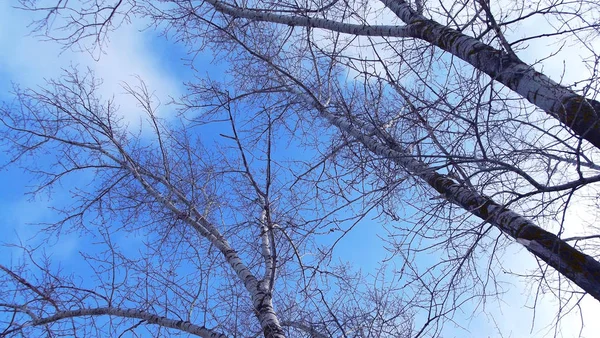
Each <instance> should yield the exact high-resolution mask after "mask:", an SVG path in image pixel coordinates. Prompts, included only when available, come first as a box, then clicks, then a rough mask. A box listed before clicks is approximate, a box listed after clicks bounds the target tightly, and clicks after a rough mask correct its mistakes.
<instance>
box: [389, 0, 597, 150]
mask: <svg viewBox="0 0 600 338" xmlns="http://www.w3.org/2000/svg"><path fill="white" fill-rule="evenodd" d="M380 1H381V2H383V4H384V5H385V6H386V7H388V8H389V9H390V10H391V11H392V12H394V13H395V14H396V15H397V16H398V17H399V18H400V19H401V20H402V21H404V22H405V23H406V24H407V26H406V28H407V29H409V30H410V33H409V35H410V36H412V37H414V38H417V39H421V40H424V41H427V42H429V43H431V44H432V45H434V46H437V47H439V48H441V49H443V50H445V51H447V52H449V53H451V54H452V55H455V56H457V57H459V58H460V59H462V60H464V61H466V62H468V63H469V64H471V65H472V66H473V67H475V68H477V69H479V70H480V71H482V72H484V73H486V74H487V75H489V76H490V77H491V78H492V79H494V80H496V81H498V82H500V83H502V84H503V85H505V86H507V87H508V88H510V89H512V90H513V91H515V92H516V93H518V94H520V95H521V96H522V97H524V98H525V99H527V101H529V102H531V103H532V104H534V105H536V106H537V107H539V108H541V109H543V110H544V111H545V112H546V113H548V114H550V115H551V116H552V117H554V118H556V119H558V120H559V121H560V122H562V123H564V124H565V125H566V126H567V127H569V128H571V130H573V131H574V132H575V134H577V135H579V136H580V137H582V138H583V139H586V140H587V141H589V142H590V143H592V144H593V145H594V146H596V148H600V123H599V122H600V120H599V116H600V102H598V101H596V100H588V99H586V98H585V97H583V96H581V95H579V94H577V93H575V92H573V91H572V90H570V89H568V88H566V87H563V86H561V85H560V84H558V83H556V82H554V81H552V80H551V79H550V78H549V77H547V76H546V75H544V74H542V73H540V72H537V71H536V70H535V69H533V67H531V66H529V65H528V64H526V63H524V62H523V61H521V60H520V59H519V58H517V57H516V56H513V55H510V54H508V53H506V52H504V51H501V50H497V49H495V48H493V47H491V46H489V45H486V44H484V43H482V42H480V41H479V40H477V39H475V38H473V37H470V36H468V35H465V34H462V33H461V32H459V31H456V30H454V29H451V28H449V27H446V26H444V25H441V24H439V23H437V22H435V21H433V20H430V19H427V18H425V17H424V16H422V15H420V14H419V13H417V12H415V11H413V10H412V9H411V8H410V6H409V5H408V4H407V3H406V1H403V0H380Z"/></svg>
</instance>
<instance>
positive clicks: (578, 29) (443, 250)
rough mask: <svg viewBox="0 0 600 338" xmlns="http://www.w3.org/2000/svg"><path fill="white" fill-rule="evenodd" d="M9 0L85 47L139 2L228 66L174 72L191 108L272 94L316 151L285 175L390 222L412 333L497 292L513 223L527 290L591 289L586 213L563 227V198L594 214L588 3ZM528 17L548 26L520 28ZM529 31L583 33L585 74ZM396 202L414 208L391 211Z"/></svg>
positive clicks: (599, 135)
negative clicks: (554, 68)
mask: <svg viewBox="0 0 600 338" xmlns="http://www.w3.org/2000/svg"><path fill="white" fill-rule="evenodd" d="M53 4H54V3H53ZM24 5H25V6H26V7H27V8H29V9H35V10H37V11H42V12H43V13H44V16H43V17H42V18H41V19H40V20H39V21H38V22H37V23H38V26H37V27H40V28H44V29H47V28H52V27H50V26H51V25H52V24H58V25H61V26H60V27H58V28H60V30H52V29H49V30H48V32H49V33H48V34H49V36H50V37H51V38H53V39H56V40H58V41H60V42H63V43H65V45H66V46H73V45H79V46H84V47H89V46H90V45H89V44H86V43H87V42H88V41H87V40H86V39H88V38H90V37H91V38H92V46H94V47H100V48H101V47H102V43H103V41H104V40H103V39H104V38H105V37H106V34H108V33H109V32H110V31H111V30H113V29H118V26H119V25H120V24H121V23H122V22H124V21H126V20H129V19H131V18H132V17H134V16H140V17H145V18H147V19H149V20H151V22H152V23H153V24H155V25H156V27H159V28H160V29H164V32H165V33H166V34H171V35H173V36H175V38H176V39H178V40H180V41H183V42H185V43H186V44H187V45H188V46H189V48H190V52H191V53H192V54H193V55H195V54H197V53H200V52H202V51H206V50H212V51H213V52H214V53H215V54H216V55H217V56H218V57H219V59H223V60H225V61H226V62H227V65H228V66H229V69H230V71H229V76H230V78H231V80H229V81H225V83H221V84H217V83H215V82H214V81H211V80H210V79H204V80H203V81H199V82H198V83H193V84H190V86H189V88H190V94H189V95H188V96H186V97H184V98H183V99H182V100H181V102H180V103H181V104H182V107H183V111H182V113H183V114H185V116H187V117H188V118H189V119H190V120H192V121H195V122H197V123H206V119H209V120H210V119H212V118H213V117H216V116H220V117H219V118H225V119H228V120H229V117H228V116H225V117H223V116H221V115H219V114H217V113H216V110H212V109H213V108H215V107H219V109H220V107H222V106H223V102H229V103H231V104H233V103H235V104H237V105H238V106H239V107H244V106H245V105H250V106H252V105H255V104H256V102H269V103H276V104H277V105H278V106H279V107H281V108H284V109H282V110H281V111H284V112H285V113H281V115H278V118H277V119H276V120H277V121H281V123H282V124H283V125H285V126H286V128H287V130H289V132H288V134H286V136H287V137H288V138H289V139H292V140H301V141H299V142H304V144H306V145H307V146H311V147H312V148H313V149H316V150H317V151H318V152H319V153H321V154H322V156H321V158H320V159H319V160H317V162H316V164H315V163H310V164H308V165H307V168H308V169H307V171H306V173H300V172H298V171H295V170H294V172H295V175H296V176H298V179H297V180H296V182H301V183H302V184H307V183H308V184H312V188H313V189H314V191H316V193H315V194H317V195H318V196H319V199H318V200H319V202H320V203H324V204H323V205H324V206H327V207H328V206H330V205H329V204H328V203H327V202H329V201H333V200H335V201H342V200H346V201H348V202H347V203H346V206H347V207H349V206H351V205H352V204H353V203H350V202H354V201H356V200H360V201H362V202H364V203H363V204H362V208H360V210H359V211H355V215H357V216H356V217H357V219H360V218H361V217H364V215H365V214H366V211H367V210H373V212H376V213H378V215H379V216H380V219H381V220H382V221H383V222H384V223H387V224H393V225H392V226H391V227H392V229H390V240H389V244H390V247H391V248H392V250H391V251H392V252H393V253H394V254H396V255H398V256H399V257H400V259H401V260H402V261H403V262H404V263H403V267H402V268H401V269H400V271H399V272H397V273H398V274H399V275H400V276H402V278H404V279H403V281H404V282H405V283H406V285H409V286H410V287H411V288H412V290H413V291H412V292H411V294H410V295H409V296H408V298H410V303H411V304H413V305H414V306H415V307H419V308H423V309H426V310H425V311H426V312H427V314H428V316H427V318H428V320H427V321H426V323H425V325H424V326H423V328H422V329H421V330H420V331H419V332H417V334H432V335H435V332H436V331H435V330H437V329H434V331H433V333H432V332H431V331H429V332H427V330H429V328H430V326H429V325H430V324H432V323H434V322H437V321H439V320H444V319H448V318H450V319H451V316H452V314H453V313H454V312H455V311H456V309H458V308H460V306H461V304H463V303H464V302H466V301H468V300H471V299H473V298H480V299H484V298H485V297H487V296H490V295H498V294H499V293H500V290H499V289H498V287H497V285H496V284H495V274H496V273H497V271H500V269H502V266H501V265H502V264H501V263H499V262H501V260H499V259H497V258H498V257H499V255H500V252H501V250H502V248H503V247H504V246H505V245H506V244H507V243H510V242H511V241H513V240H515V241H516V242H518V243H520V244H521V245H523V246H524V247H525V248H526V249H527V250H529V251H530V252H532V253H533V254H534V255H535V257H536V258H537V259H539V260H540V263H541V264H540V269H539V271H538V273H531V274H528V276H529V277H530V278H531V279H532V280H536V281H539V284H538V285H539V289H538V292H541V290H544V291H545V290H548V291H550V292H553V293H554V294H555V295H556V296H557V298H558V299H559V300H560V302H561V307H565V308H569V309H572V308H575V307H577V304H578V302H579V300H580V299H581V298H582V297H584V296H585V295H586V294H588V293H589V294H590V295H591V296H592V297H594V298H596V299H599V298H600V295H599V294H598V290H599V289H600V288H599V287H598V285H599V283H600V281H599V280H598V278H599V277H598V276H600V274H599V271H600V267H599V263H598V260H597V257H598V254H599V252H598V246H599V242H598V240H599V237H598V235H597V231H598V228H597V227H594V226H593V225H590V226H588V227H587V232H586V233H584V234H578V235H577V236H569V237H568V238H563V237H564V236H563V234H564V233H565V232H569V225H568V224H567V212H568V211H569V210H571V209H572V208H573V205H574V204H582V203H586V204H587V205H590V206H591V207H590V208H591V209H592V210H593V211H592V213H593V215H592V218H593V217H595V216H597V211H598V208H597V205H595V202H594V197H593V196H595V193H596V186H597V182H598V180H600V173H599V172H598V169H599V167H598V165H597V164H596V161H597V160H596V159H595V158H596V157H597V156H598V149H597V148H598V146H600V129H599V128H600V126H599V125H598V115H597V112H598V111H599V110H600V104H599V103H598V101H596V99H595V98H596V95H597V92H598V89H597V83H598V82H597V76H596V74H597V72H596V69H597V66H598V62H597V60H598V54H597V52H596V51H597V50H596V48H597V47H595V46H594V44H593V38H594V37H597V35H598V25H597V23H596V21H597V18H595V17H594V15H593V13H594V9H596V8H597V5H596V4H595V3H593V2H588V1H575V2H569V3H563V2H561V3H554V2H552V3H547V2H545V1H535V2H522V3H518V2H510V3H508V2H506V3H490V2H486V1H452V2H449V1H415V3H414V6H412V7H411V5H410V3H409V2H406V1H401V0H390V1H386V0H382V1H380V2H363V1H346V2H339V1H331V2H320V1H306V2H297V1H293V2H292V1H290V2H288V1H283V2H265V1H254V2H241V3H238V2H225V1H217V0H208V1H204V2H201V3H195V2H193V1H175V0H174V1H164V2H160V3H157V2H153V1H135V2H133V1H131V2H130V1H115V2H114V3H109V4H107V3H104V2H103V3H101V4H98V3H94V2H92V3H81V4H73V3H71V4H68V6H67V5H66V4H63V3H62V2H58V4H57V5H56V6H52V7H45V8H41V7H35V5H31V4H29V3H25V4H24ZM73 13H76V15H73ZM542 16H543V17H544V18H548V19H547V20H548V21H549V24H548V25H547V30H545V31H543V32H541V33H537V32H536V33H532V34H531V35H527V34H528V33H525V34H524V35H519V34H520V33H519V29H520V27H522V26H523V25H525V24H527V23H529V22H534V24H535V23H538V22H539V21H536V20H538V19H539V18H541V17H542ZM544 20H545V19H544ZM544 22H545V21H544ZM60 32H66V35H58V34H59V33H60ZM544 39H557V40H556V41H558V42H563V44H562V45H561V44H558V45H557V47H556V49H555V50H554V51H553V52H550V54H549V55H547V56H546V55H544V56H541V57H540V58H543V57H548V58H551V57H552V56H553V54H554V53H559V52H560V51H561V49H562V48H563V46H564V44H568V46H571V44H575V46H577V47H576V48H579V49H580V50H585V51H586V53H588V55H589V59H587V60H583V61H582V62H583V63H585V65H586V66H587V67H588V68H589V69H590V72H589V73H590V74H591V75H590V77H589V78H583V79H579V80H578V82H575V83H571V84H569V83H557V82H556V81H554V80H551V79H550V78H549V77H548V76H545V75H544V74H543V73H542V72H540V71H539V68H538V70H536V67H539V66H538V65H537V64H536V63H534V62H532V63H531V64H528V63H526V62H524V61H522V59H525V56H526V55H524V54H525V53H526V52H527V51H528V48H527V44H528V43H532V42H535V41H536V40H544ZM565 48H566V47H565ZM458 59H460V60H458ZM193 63H194V61H193V60H192V65H193ZM555 80H556V79H555ZM580 85H583V86H582V88H578V86H580ZM229 90H231V91H234V92H236V93H237V95H234V96H229V95H228V91H229ZM223 97H226V99H223ZM206 109H208V111H205V110H206ZM242 110H243V109H242ZM314 121H320V122H317V123H315V122H314ZM307 126H309V127H307ZM330 127H335V128H336V129H334V130H336V131H333V130H332V129H331V128H330ZM261 133H262V132H256V133H255V135H262V134H261ZM255 137H257V138H258V137H259V136H255ZM234 138H235V137H234ZM307 140H310V141H307ZM240 148H242V149H243V147H240ZM318 170H320V172H321V174H319V175H316V172H317V171H318ZM315 175H316V176H315ZM315 177H316V178H315ZM301 183H297V184H301ZM251 185H254V184H251ZM432 188H433V189H432ZM262 189H263V190H264V189H265V188H264V187H263V188H262ZM254 190H256V189H254ZM258 195H259V197H260V196H262V195H261V194H260V193H258ZM590 196H592V197H590ZM259 199H260V198H259ZM403 204H410V206H411V207H412V208H416V209H418V210H419V211H420V212H419V213H417V214H411V213H404V214H403V213H402V211H401V210H399V208H400V206H402V205H403ZM325 215H327V213H325ZM329 216H330V215H329ZM472 216H476V217H472ZM323 219H327V218H323ZM399 220H402V221H403V222H398V221H399ZM327 222H331V223H334V224H335V221H333V218H329V221H327ZM327 222H325V223H327ZM392 222H393V223H392ZM278 224H280V223H278ZM328 224H329V223H328ZM494 227H495V228H497V229H499V230H500V231H501V232H494V231H493V230H492V229H493V228H494ZM423 253H429V254H431V253H434V254H436V255H439V256H440V257H441V259H440V262H439V263H436V264H434V265H433V266H431V267H423V266H421V265H422V262H421V261H420V260H419V259H418V258H415V257H416V256H417V255H419V254H423ZM480 254H483V256H484V257H487V263H486V264H483V265H484V267H483V268H482V267H481V265H482V264H481V263H480V262H478V260H477V259H476V258H475V257H481V256H482V255H480ZM546 264H547V265H549V266H552V267H553V268H554V269H556V271H558V272H559V273H558V274H554V273H552V271H550V270H547V265H546ZM432 271H433V272H436V273H437V274H434V273H433V272H432ZM432 275H433V276H432ZM563 277H567V278H568V279H569V280H571V281H572V282H574V284H575V285H576V286H573V285H571V283H570V282H569V281H566V280H565V278H563ZM581 290H583V292H582V291H581ZM566 294H568V295H571V296H572V297H571V296H566ZM304 325H306V323H305V322H303V321H298V322H297V324H296V327H297V328H300V327H305V326H304ZM341 327H343V326H341ZM340 330H341V329H340ZM321 332H323V331H321Z"/></svg>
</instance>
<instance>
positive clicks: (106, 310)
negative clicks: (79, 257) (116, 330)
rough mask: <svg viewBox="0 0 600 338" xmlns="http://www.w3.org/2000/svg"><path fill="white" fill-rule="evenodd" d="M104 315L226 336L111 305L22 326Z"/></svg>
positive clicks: (218, 337) (205, 335) (204, 336)
mask: <svg viewBox="0 0 600 338" xmlns="http://www.w3.org/2000/svg"><path fill="white" fill-rule="evenodd" d="M104 315H109V316H116V317H124V318H135V319H141V320H144V321H146V322H147V323H149V324H157V325H160V326H163V327H168V328H172V329H177V330H181V331H185V332H187V333H190V334H193V335H196V336H200V337H202V338H227V336H226V335H224V334H222V333H219V332H216V331H214V330H212V329H208V328H206V327H204V326H199V325H194V324H192V323H190V322H187V321H184V320H174V319H169V318H166V317H161V316H158V315H155V314H151V313H148V312H145V311H140V310H135V309H119V308H113V307H103V308H93V309H79V310H72V311H61V312H58V313H56V314H54V315H52V316H49V317H45V318H39V319H36V320H33V321H31V322H28V323H26V324H25V325H24V326H39V325H46V324H51V323H53V322H56V321H59V320H63V319H67V318H75V317H88V316H104Z"/></svg>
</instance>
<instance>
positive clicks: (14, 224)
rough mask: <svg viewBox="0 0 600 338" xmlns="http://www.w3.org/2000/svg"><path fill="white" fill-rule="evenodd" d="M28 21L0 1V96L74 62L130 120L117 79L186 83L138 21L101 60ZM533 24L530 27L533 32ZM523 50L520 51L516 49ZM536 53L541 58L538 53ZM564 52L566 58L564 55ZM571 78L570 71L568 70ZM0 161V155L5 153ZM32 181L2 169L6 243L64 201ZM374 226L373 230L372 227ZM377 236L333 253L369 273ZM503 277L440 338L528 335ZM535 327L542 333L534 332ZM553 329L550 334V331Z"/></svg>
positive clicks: (354, 235) (0, 253) (64, 247)
mask: <svg viewBox="0 0 600 338" xmlns="http://www.w3.org/2000/svg"><path fill="white" fill-rule="evenodd" d="M28 21H29V14H28V13H25V12H21V11H18V10H15V9H13V8H11V7H10V4H9V2H8V1H3V2H0V99H2V100H5V99H9V95H7V92H8V91H9V90H10V88H11V83H13V82H14V83H19V84H21V85H23V86H36V85H40V84H42V83H43V79H44V78H47V79H49V78H53V77H57V76H59V75H60V72H61V71H60V69H61V68H66V67H69V66H70V65H77V66H79V67H90V68H91V69H93V70H94V71H95V72H96V75H97V76H99V77H102V78H103V79H104V85H103V87H102V89H101V92H102V95H103V97H105V98H108V97H111V96H113V95H114V96H115V97H116V98H117V100H118V102H119V103H120V105H121V111H122V112H124V117H125V119H126V120H127V121H129V122H130V123H132V124H135V123H137V121H139V119H140V115H139V113H138V112H139V109H137V108H136V105H135V102H133V101H132V100H131V99H129V98H127V97H126V96H125V95H123V90H122V89H121V87H120V83H122V82H123V81H130V82H131V81H132V80H134V76H135V75H139V76H140V77H142V78H143V80H144V81H145V82H146V84H147V85H148V87H149V88H150V89H151V90H152V91H154V92H155V94H156V95H157V96H158V98H159V99H160V101H161V102H163V103H166V102H168V101H169V97H178V96H180V95H182V94H183V93H184V91H185V88H184V87H183V85H182V82H183V81H185V80H190V79H191V75H192V74H191V71H190V70H189V69H188V68H187V67H186V66H185V65H184V61H182V60H181V59H182V58H185V57H186V55H185V50H184V49H182V47H180V46H177V45H174V44H172V43H170V42H169V41H166V40H165V39H164V38H162V37H159V36H156V35H154V34H153V32H152V31H151V30H146V31H143V32H140V31H139V28H141V27H142V26H141V25H139V26H131V25H130V26H123V27H121V29H120V31H119V34H113V35H112V36H111V41H110V43H109V44H108V46H107V47H106V49H105V55H102V57H101V58H100V60H99V61H95V60H93V58H91V57H90V55H88V54H85V53H78V52H72V51H69V50H67V51H63V52H62V53H61V51H60V49H59V47H58V46H57V45H55V44H53V43H52V42H40V41H39V39H37V38H36V37H32V36H30V35H28V33H29V31H28V29H27V27H26V23H27V22H28ZM535 28H536V27H535V25H532V26H531V27H530V28H529V29H535ZM534 47H535V48H531V49H528V50H527V51H525V52H524V53H523V54H524V55H523V58H524V59H525V60H527V59H528V58H529V59H530V61H533V60H535V59H536V55H535V53H534V52H530V50H533V51H538V50H540V49H542V48H543V44H541V45H540V46H534ZM520 55H521V54H520ZM540 55H543V54H542V53H541V52H540ZM566 58H567V56H564V58H563V60H564V59H566ZM210 60H211V57H210V56H206V57H201V58H199V59H197V60H196V63H195V65H196V67H197V68H201V67H205V68H206V70H205V71H206V72H208V73H210V74H211V76H219V74H218V73H217V72H215V69H214V66H212V65H211V64H210ZM560 60H561V58H554V59H552V60H551V61H548V62H547V63H546V64H545V66H544V70H546V73H547V74H548V75H551V76H552V75H553V74H554V75H555V76H560V75H558V74H560V73H562V67H563V64H562V62H560ZM579 64H580V63H579V62H576V63H573V66H569V67H571V68H570V70H569V71H568V72H567V73H566V74H573V75H572V76H573V77H574V78H573V79H570V80H571V81H572V80H576V79H577V78H578V77H579V76H581V77H582V78H585V76H584V75H580V74H584V69H583V68H582V67H581V66H578V65H579ZM568 76H571V75H568ZM170 109H171V108H170V107H168V106H164V105H163V106H162V109H161V112H162V113H164V114H169V112H170ZM0 159H2V160H4V159H5V157H4V155H1V157H0ZM31 184H32V181H31V179H30V178H29V177H28V176H27V175H24V174H22V172H21V170H20V169H18V168H16V167H11V168H8V169H5V170H3V171H2V172H1V174H0V186H2V187H3V188H2V189H0V205H2V208H0V227H1V229H2V232H3V233H4V234H5V236H4V239H3V240H4V241H5V242H10V241H14V240H17V239H18V238H20V239H21V240H27V239H28V238H30V237H31V236H33V235H34V234H35V233H36V231H35V230H34V229H33V228H32V226H31V225H28V224H32V223H37V222H44V221H47V220H48V219H50V218H52V217H53V215H52V211H51V210H49V209H48V208H49V207H51V206H52V205H54V204H55V203H57V204H60V203H62V202H63V201H65V200H66V199H67V198H68V193H67V192H66V191H63V192H61V191H58V192H57V193H56V194H55V195H53V196H52V198H47V197H45V196H39V197H38V198H35V199H34V200H31V198H30V197H29V196H25V195H24V193H25V192H26V191H27V188H26V187H27V186H29V185H31ZM373 229H376V230H377V231H373ZM378 235H381V236H384V235H385V232H384V231H383V229H382V228H381V226H380V224H379V223H378V222H376V221H371V220H370V219H366V220H365V221H363V222H361V223H360V224H358V225H357V226H356V228H355V229H354V230H353V231H352V232H351V233H350V234H349V235H347V236H346V237H345V238H344V240H343V241H342V242H341V243H340V245H339V246H338V251H337V252H338V255H339V257H340V258H341V259H343V260H348V261H351V262H353V263H354V264H355V265H356V266H357V267H361V268H363V269H364V270H365V271H373V269H374V268H375V267H377V265H378V264H377V262H378V260H379V259H381V258H383V257H385V255H386V253H385V251H384V250H383V249H382V247H381V242H380V241H379V239H378V238H377V236H378ZM85 242H86V240H85V239H80V238H79V237H78V236H76V235H75V234H67V235H65V237H64V238H63V240H62V241H61V242H60V245H51V246H50V247H49V249H48V252H49V253H50V254H52V257H53V258H54V259H57V260H60V261H62V262H63V264H64V262H67V261H68V260H69V258H70V257H72V256H73V255H76V254H77V252H78V251H79V250H81V249H82V248H83V247H84V243H85ZM14 256H16V253H15V252H14V251H12V250H10V249H6V248H0V257H2V258H1V261H2V262H3V263H7V262H6V261H7V260H10V259H15V257H14ZM505 257H506V258H507V259H511V258H513V257H514V261H513V262H511V263H510V264H509V265H510V266H512V267H513V268H514V269H515V270H516V271H524V268H526V267H533V266H535V262H534V260H533V258H532V256H531V255H529V254H528V253H527V252H526V251H525V250H524V249H522V248H520V247H519V246H518V245H512V246H511V247H510V248H509V249H508V252H507V254H506V255H505ZM506 278H507V281H509V282H511V283H513V284H514V287H511V288H510V291H509V292H508V294H507V295H506V296H505V298H504V301H505V305H504V306H503V307H501V308H498V309H497V310H496V311H495V313H496V314H497V315H494V318H493V319H492V318H485V317H482V316H480V317H478V318H474V319H473V318H470V317H471V313H470V311H469V310H468V309H469V307H466V308H465V310H464V311H465V313H464V318H457V322H458V323H459V324H460V325H461V326H463V327H466V328H467V330H468V332H467V333H465V331H462V330H457V329H453V328H452V327H451V326H449V327H448V328H447V330H446V331H444V336H447V337H452V336H460V337H488V336H489V337H495V336H498V333H497V331H496V329H495V325H498V326H499V327H501V328H502V329H503V330H502V331H503V332H510V337H525V336H532V333H531V331H530V330H531V327H530V326H531V319H532V317H533V315H534V313H533V312H532V311H531V310H530V309H528V308H527V305H532V304H533V299H532V296H530V295H528V293H529V289H528V288H527V287H526V285H525V284H524V283H522V282H520V281H519V280H517V279H514V278H511V277H510V276H506ZM541 302H542V305H538V311H537V312H536V313H535V316H536V320H537V321H538V323H540V324H538V325H541V326H536V328H535V329H534V330H533V336H536V337H544V336H547V334H548V331H546V330H543V328H544V325H545V323H548V320H550V319H551V318H552V316H553V315H554V314H555V311H556V310H555V309H556V306H555V305H553V304H552V302H549V301H547V300H542V301H541ZM490 306H492V307H496V305H495V304H490ZM583 306H584V307H585V308H586V311H585V312H584V314H585V316H586V317H585V319H584V322H585V325H586V331H584V336H586V334H587V337H593V336H595V335H594V334H597V332H600V323H599V322H600V321H598V320H597V318H600V306H599V305H598V304H596V303H595V302H593V301H590V300H587V301H585V302H584V304H583ZM578 320H579V317H578V316H572V317H569V319H568V321H567V322H565V329H564V332H563V336H564V337H576V336H578V331H577V330H578V328H579V323H578ZM540 330H541V331H540ZM550 332H551V331H550Z"/></svg>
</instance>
